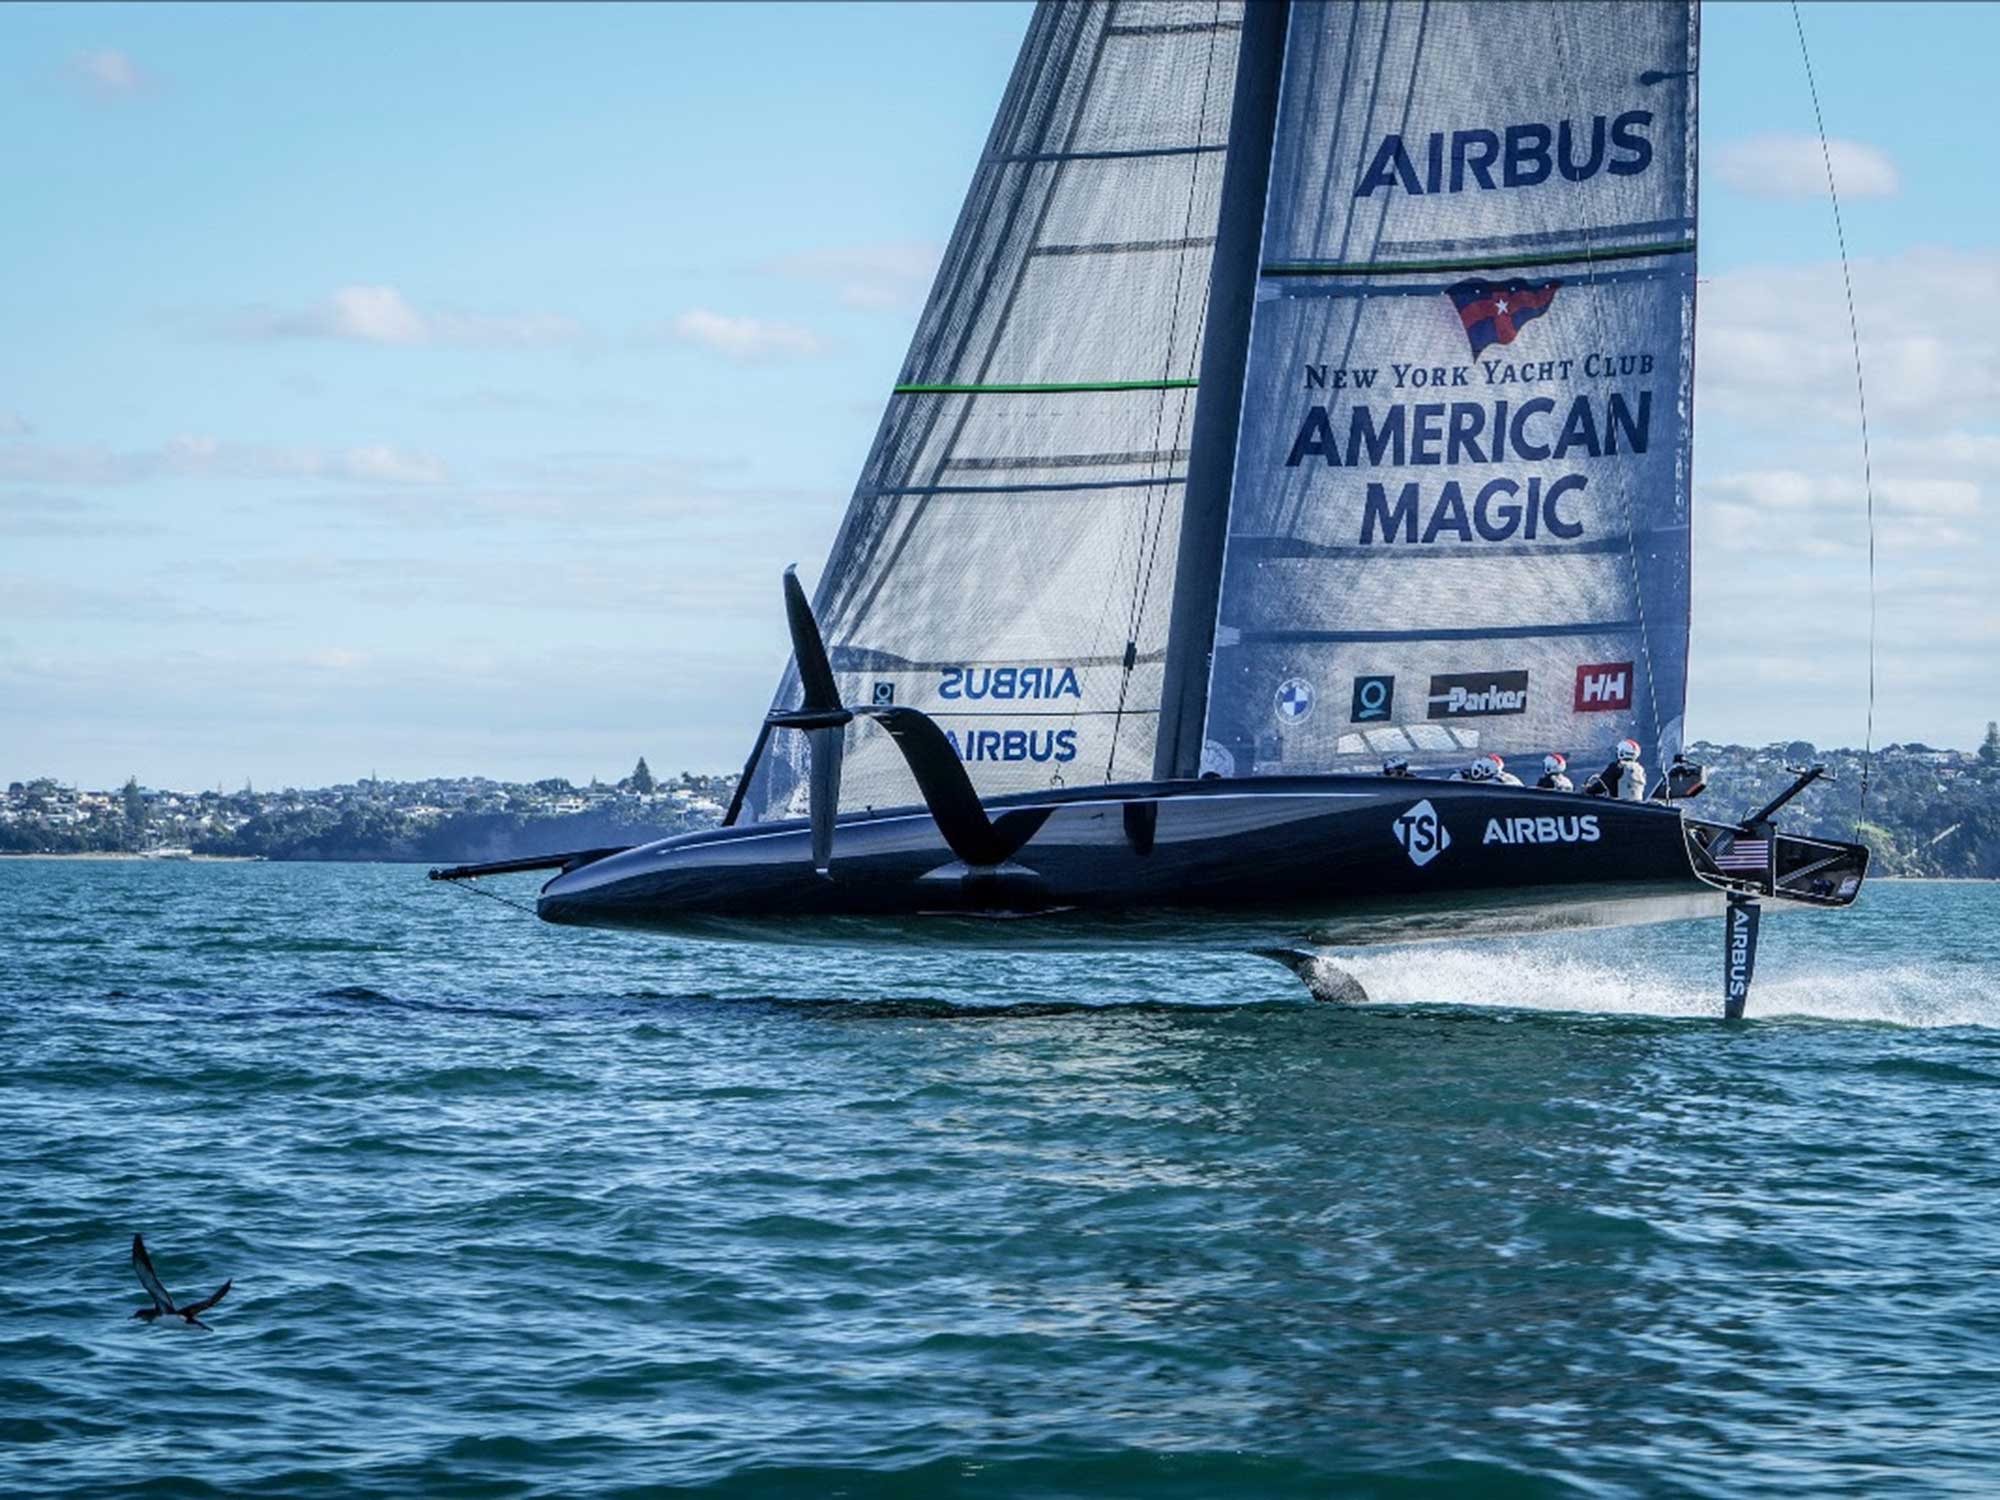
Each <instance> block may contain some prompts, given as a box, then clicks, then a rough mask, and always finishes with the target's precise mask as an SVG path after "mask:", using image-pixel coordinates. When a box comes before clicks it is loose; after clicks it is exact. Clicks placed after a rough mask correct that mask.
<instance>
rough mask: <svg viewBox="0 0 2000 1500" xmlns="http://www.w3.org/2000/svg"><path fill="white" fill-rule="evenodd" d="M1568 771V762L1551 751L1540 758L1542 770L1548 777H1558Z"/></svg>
mask: <svg viewBox="0 0 2000 1500" xmlns="http://www.w3.org/2000/svg"><path fill="white" fill-rule="evenodd" d="M1568 769H1569V762H1568V761H1566V760H1564V759H1563V758H1562V756H1561V755H1559V754H1557V753H1556V752H1555V751H1553V750H1552V751H1550V752H1549V753H1548V754H1547V755H1544V756H1543V757H1542V770H1543V771H1544V772H1546V773H1547V774H1548V775H1550V776H1560V775H1562V773H1563V772H1565V771H1567V770H1568Z"/></svg>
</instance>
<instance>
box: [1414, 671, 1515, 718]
mask: <svg viewBox="0 0 2000 1500" xmlns="http://www.w3.org/2000/svg"><path fill="white" fill-rule="evenodd" d="M1527 711H1528V674H1527V673H1526V672H1452V673H1446V674H1445V675H1443V676H1437V677H1433V678H1431V695H1430V705H1429V717H1431V718H1433V719H1483V718H1487V717H1489V716H1491V715H1493V714H1524V713H1526V712H1527Z"/></svg>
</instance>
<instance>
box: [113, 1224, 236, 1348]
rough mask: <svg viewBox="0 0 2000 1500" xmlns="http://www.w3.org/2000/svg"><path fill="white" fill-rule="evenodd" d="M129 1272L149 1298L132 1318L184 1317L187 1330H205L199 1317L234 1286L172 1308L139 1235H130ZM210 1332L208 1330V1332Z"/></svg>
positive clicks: (229, 1283) (230, 1282)
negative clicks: (132, 1271) (130, 1269)
mask: <svg viewBox="0 0 2000 1500" xmlns="http://www.w3.org/2000/svg"><path fill="white" fill-rule="evenodd" d="M132 1269H133V1270H134V1271H136V1272H137V1273H138V1275H139V1285H141V1286H142V1287H144V1288H145V1289H146V1295H147V1296H149V1297H151V1298H152V1299H153V1305H152V1306H151V1307H142V1308H140V1309H139V1310H138V1311H137V1312H135V1313H133V1314H132V1316H133V1317H135V1318H143V1319H144V1320H145V1321H146V1322H148V1323H150V1322H152V1321H153V1319H155V1318H161V1317H166V1318H184V1319H186V1320H187V1325H188V1326H189V1327H190V1328H207V1327H208V1324H206V1323H204V1322H202V1320H201V1314H203V1313H205V1312H207V1311H208V1310H209V1309H210V1308H211V1307H213V1306H215V1304H216V1303H218V1302H220V1301H221V1300H222V1299H223V1298H224V1297H227V1296H228V1295H229V1289H230V1288H231V1287H232V1286H234V1285H236V1282H235V1280H234V1278H231V1279H230V1280H228V1281H225V1282H223V1283H222V1285H221V1286H219V1287H217V1288H216V1289H215V1294H214V1295H213V1296H209V1297H204V1298H202V1299H201V1301H199V1302H190V1303H189V1304H188V1305H187V1306H186V1307H176V1306H174V1299H173V1298H172V1296H170V1295H169V1294H168V1292H167V1289H166V1288H165V1287H164V1286H162V1285H160V1273H159V1272H158V1271H155V1270H154V1269H153V1258H152V1256H150V1255H148V1254H147V1253H146V1241H145V1240H144V1238H143V1237H141V1236H139V1235H136V1234H135V1235H133V1236H132ZM211 1331H212V1330H211Z"/></svg>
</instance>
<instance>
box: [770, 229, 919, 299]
mask: <svg viewBox="0 0 2000 1500" xmlns="http://www.w3.org/2000/svg"><path fill="white" fill-rule="evenodd" d="M943 253H944V251H943V247H942V246H940V245H937V244H934V243H933V242H931V241H929V240H887V241H883V242H882V243H880V244H873V245H844V246H839V247H835V248H830V249H824V250H807V251H802V252H801V253H799V254H797V255H788V256H785V257H783V258H782V259H779V260H775V261H772V262H771V263H770V269H771V270H772V271H774V272H776V273H777V274H778V275H780V276H794V277H798V278H800V279H801V280H805V281H819V282H827V283H831V284H832V286H833V287H834V289H835V295H836V296H838V297H839V298H840V300H841V302H842V303H844V304H845V305H846V306H848V307H854V308H860V309H862V310H864V311H868V312H881V311H891V310H897V309H902V308H907V307H913V306H915V305H916V304H917V303H919V302H921V301H922V300H923V296H924V293H925V292H927V291H928V290H929V289H930V284H931V279H932V277H934V276H935V275H936V274H937V266H938V258H939V257H940V256H941V255H942V254H943Z"/></svg>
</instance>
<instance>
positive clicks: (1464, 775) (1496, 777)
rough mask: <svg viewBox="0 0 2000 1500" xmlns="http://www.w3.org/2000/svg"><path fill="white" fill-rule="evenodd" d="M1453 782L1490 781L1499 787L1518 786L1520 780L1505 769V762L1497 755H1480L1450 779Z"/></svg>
mask: <svg viewBox="0 0 2000 1500" xmlns="http://www.w3.org/2000/svg"><path fill="white" fill-rule="evenodd" d="M1452 780H1454V781H1491V782H1497V783H1498V784H1499V785H1501V786H1519V785H1520V784H1521V778H1520V777H1518V776H1516V775H1514V774H1512V773H1511V772H1510V771H1508V769H1507V762H1506V761H1504V760H1502V759H1501V758H1500V757H1499V756H1497V755H1482V756H1480V757H1479V758H1478V759H1477V760H1475V761H1474V762H1473V763H1472V764H1471V765H1469V766H1467V767H1466V768H1465V769H1464V770H1463V771H1460V772H1459V773H1458V774H1457V775H1455V776H1454V777H1452Z"/></svg>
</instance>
